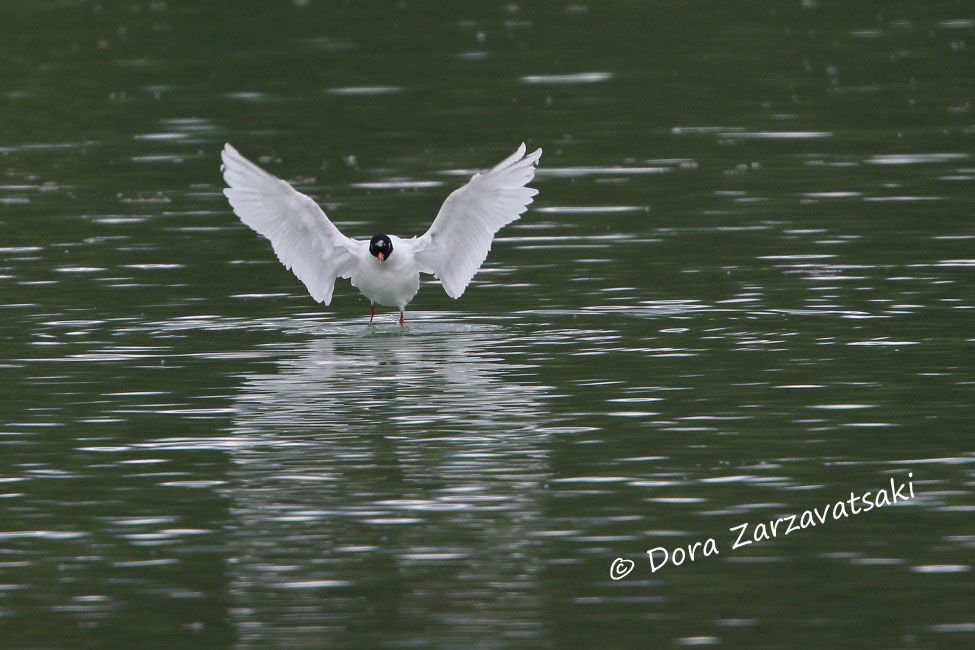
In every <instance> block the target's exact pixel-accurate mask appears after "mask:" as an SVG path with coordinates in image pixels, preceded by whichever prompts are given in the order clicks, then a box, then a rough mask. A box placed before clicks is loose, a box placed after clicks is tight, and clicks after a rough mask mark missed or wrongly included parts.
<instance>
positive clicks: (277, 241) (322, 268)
mask: <svg viewBox="0 0 975 650" xmlns="http://www.w3.org/2000/svg"><path fill="white" fill-rule="evenodd" d="M220 157H221V159H222V160H223V167H222V171H223V178H224V180H225V181H226V182H227V185H229V187H227V188H225V189H224V191H223V193H224V194H225V195H226V197H227V200H228V201H230V206H231V207H232V208H233V209H234V213H235V214H236V215H237V216H238V217H240V220H241V221H243V222H244V223H245V224H247V225H248V226H250V227H251V229H253V230H255V231H257V232H258V233H259V234H261V235H263V236H264V237H266V238H267V239H269V240H270V241H271V246H272V247H273V248H274V253H275V254H276V255H277V256H278V259H279V260H280V261H281V263H282V264H284V266H285V268H289V269H291V270H292V271H293V272H294V274H295V275H296V276H298V279H299V280H301V281H302V282H304V283H305V286H306V287H308V293H310V294H311V297H312V298H314V299H315V300H317V301H318V302H324V303H325V304H326V305H327V304H329V303H330V302H332V289H333V288H334V287H335V278H337V277H342V278H347V277H349V273H350V272H351V269H352V267H353V266H354V265H355V260H356V258H355V253H356V251H357V250H358V248H359V247H360V246H361V242H356V241H355V240H352V239H349V238H348V237H346V236H345V235H343V234H342V233H340V232H339V229H338V228H336V227H335V225H334V224H333V223H332V222H331V221H329V220H328V217H327V216H325V213H324V212H323V211H322V209H321V208H320V207H318V205H317V204H316V203H315V201H313V200H312V199H311V197H308V196H306V195H304V194H302V193H301V192H299V191H298V190H296V189H295V188H293V187H291V185H289V184H288V183H286V182H285V181H283V180H281V179H280V178H277V177H275V176H272V175H271V174H268V173H267V172H266V171H264V170H263V169H261V168H260V167H258V166H257V165H255V164H254V163H252V162H251V161H249V160H247V159H246V158H244V157H243V156H242V155H240V152H238V151H237V150H236V149H234V148H233V147H232V146H230V145H229V144H227V145H224V148H223V151H222V152H221V154H220Z"/></svg>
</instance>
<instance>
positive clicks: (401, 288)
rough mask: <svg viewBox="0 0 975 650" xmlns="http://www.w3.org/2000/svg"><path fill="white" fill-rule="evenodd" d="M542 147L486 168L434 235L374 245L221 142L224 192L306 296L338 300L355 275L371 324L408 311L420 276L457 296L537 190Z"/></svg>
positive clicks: (452, 199) (442, 216)
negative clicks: (385, 310)
mask: <svg viewBox="0 0 975 650" xmlns="http://www.w3.org/2000/svg"><path fill="white" fill-rule="evenodd" d="M541 155H542V150H541V149H536V150H535V151H533V152H532V153H530V154H528V155H527V156H526V155H525V145H524V143H522V145H521V146H520V147H518V150H517V151H515V152H514V153H513V154H512V155H510V156H508V157H507V158H505V159H504V160H502V161H501V162H500V163H498V164H497V165H495V166H494V167H493V168H491V169H490V170H489V171H487V172H485V173H483V174H474V176H473V177H472V178H471V180H469V181H468V182H467V184H466V185H464V186H463V187H461V188H459V189H456V190H454V191H453V192H451V194H450V195H449V196H448V197H447V199H446V200H445V201H444V203H443V205H442V206H441V207H440V212H438V213H437V217H436V218H435V219H434V220H433V224H431V225H430V229H429V230H427V231H426V233H424V234H423V235H421V236H419V237H412V238H410V239H402V238H400V237H397V236H396V235H387V234H382V233H381V234H378V235H375V236H373V237H372V239H371V240H370V241H363V240H358V239H350V238H348V237H346V236H345V235H343V234H342V233H341V232H339V229H338V228H336V227H335V225H334V224H333V223H332V222H331V221H329V219H328V217H327V216H326V215H325V212H324V211H323V210H322V209H321V208H320V207H318V205H317V204H316V203H315V201H314V200H312V199H311V197H309V196H306V195H305V194H302V193H301V192H299V191H298V190H296V189H295V188H293V187H292V186H291V185H289V184H288V183H287V182H285V181H283V180H281V179H280V178H277V177H276V176H272V175H271V174H269V173H267V172H266V171H264V170H263V169H261V168H260V167H258V166H257V165H255V164H254V163H252V162H251V161H249V160H247V159H246V158H244V157H243V156H242V155H240V153H239V152H238V151H237V150H236V149H234V148H233V147H232V146H230V144H226V145H224V148H223V152H222V153H221V156H220V157H221V159H222V160H223V166H222V168H221V170H222V171H223V178H224V180H225V181H226V183H227V185H228V186H229V187H227V188H225V189H224V190H223V193H224V195H226V197H227V200H228V201H229V202H230V206H231V207H232V208H233V210H234V213H236V215H237V216H238V217H240V220H241V221H243V222H244V223H245V224H247V225H248V226H250V228H251V229H253V230H255V231H256V232H257V233H259V234H261V235H263V236H264V237H266V238H267V239H268V240H270V242H271V246H272V248H274V253H275V254H276V255H277V256H278V260H280V261H281V263H282V264H284V266H285V267H286V268H289V269H291V270H292V271H293V272H294V274H295V275H296V276H298V279H299V280H301V281H302V282H303V283H304V284H305V286H306V287H307V288H308V293H310V294H311V297H312V298H314V299H315V300H317V301H318V302H323V303H325V304H326V305H328V304H330V303H331V302H332V290H333V289H334V286H335V279H336V278H350V279H351V281H352V286H354V287H356V288H358V289H359V291H360V292H362V294H363V295H364V296H365V297H366V298H368V299H369V301H370V303H371V305H370V315H369V324H370V325H371V324H372V319H373V317H374V316H375V315H376V307H375V305H376V304H380V305H386V306H388V307H397V308H399V310H400V313H399V324H400V327H402V326H403V311H404V310H405V309H406V305H407V304H409V302H410V300H412V299H413V296H415V295H416V292H417V291H418V290H419V288H420V273H431V274H433V275H435V276H436V277H437V278H439V280H440V283H441V284H442V285H443V288H444V291H446V292H447V295H448V296H450V297H451V298H460V297H461V295H463V293H464V290H465V289H466V288H467V285H468V284H469V283H470V281H471V278H473V277H474V274H475V273H477V270H478V269H479V268H480V267H481V264H483V263H484V260H485V259H486V258H487V254H488V251H490V250H491V242H492V240H493V239H494V234H495V233H496V232H498V230H500V229H501V228H502V227H503V226H505V225H507V224H509V223H511V222H512V221H515V220H516V219H518V218H519V217H520V216H521V214H522V213H523V212H524V211H525V210H526V209H528V204H530V203H531V202H532V199H533V197H534V196H535V195H536V194H538V190H536V189H534V188H531V187H525V186H526V185H527V184H528V183H529V182H531V180H532V178H534V176H535V165H536V164H537V163H538V159H539V158H540V157H541Z"/></svg>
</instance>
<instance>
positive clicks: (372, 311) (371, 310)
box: [369, 305, 376, 325]
mask: <svg viewBox="0 0 975 650" xmlns="http://www.w3.org/2000/svg"><path fill="white" fill-rule="evenodd" d="M375 315H376V305H369V324H370V325H372V319H373V318H374V317H375Z"/></svg>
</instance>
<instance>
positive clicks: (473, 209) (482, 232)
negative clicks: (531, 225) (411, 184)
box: [413, 144, 542, 298]
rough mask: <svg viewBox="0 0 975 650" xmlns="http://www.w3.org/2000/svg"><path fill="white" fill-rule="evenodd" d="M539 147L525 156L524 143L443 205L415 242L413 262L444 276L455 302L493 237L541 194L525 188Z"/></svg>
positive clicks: (458, 190)
mask: <svg viewBox="0 0 975 650" xmlns="http://www.w3.org/2000/svg"><path fill="white" fill-rule="evenodd" d="M541 155H542V150H541V149H536V150H535V151H533V152H532V153H530V154H528V155H527V156H526V155H525V145H524V144H522V145H521V146H520V147H518V150H517V151H516V152H514V153H513V154H512V155H510V156H509V157H507V158H505V159H504V160H502V161H501V162H500V163H498V164H497V165H496V166H495V167H494V168H493V169H491V170H490V171H487V172H485V173H483V174H474V176H473V177H472V178H471V180H470V181H468V182H467V185H464V186H463V187H461V188H460V189H457V190H454V191H453V192H452V193H451V194H450V196H448V197H447V200H446V201H444V203H443V206H441V208H440V212H438V213H437V218H436V219H434V220H433V224H432V225H431V226H430V229H429V230H427V232H426V233H424V234H423V235H421V236H420V237H418V238H416V239H414V240H413V242H414V252H413V254H414V258H415V259H416V261H417V262H418V263H419V265H420V270H421V271H423V272H424V273H433V274H435V275H436V276H437V277H438V278H440V282H441V284H443V288H444V290H445V291H446V292H447V295H448V296H450V297H451V298H460V296H461V295H462V294H463V293H464V289H466V288H467V285H468V284H469V283H470V281H471V278H473V277H474V274H475V273H477V270H478V269H479V268H481V264H483V263H484V260H485V259H486V258H487V254H488V251H490V250H491V241H492V240H493V239H494V234H495V233H496V232H498V231H499V230H500V229H501V228H502V227H503V226H505V225H507V224H509V223H511V222H512V221H514V220H515V219H517V218H518V217H519V216H520V215H521V214H522V213H523V212H524V211H525V210H526V209H527V208H528V204H529V203H531V202H532V197H534V196H535V195H536V194H538V190H536V189H534V188H531V187H525V185H527V184H528V183H530V182H531V180H532V178H534V177H535V165H536V163H538V159H539V158H540V157H541Z"/></svg>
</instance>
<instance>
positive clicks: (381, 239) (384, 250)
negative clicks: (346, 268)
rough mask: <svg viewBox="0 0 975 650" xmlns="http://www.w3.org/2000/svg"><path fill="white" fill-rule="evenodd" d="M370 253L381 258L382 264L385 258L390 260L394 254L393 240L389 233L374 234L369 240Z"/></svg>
mask: <svg viewBox="0 0 975 650" xmlns="http://www.w3.org/2000/svg"><path fill="white" fill-rule="evenodd" d="M369 254H370V255H372V256H373V257H377V258H379V263H380V264H382V263H383V260H388V259H389V256H390V255H392V254H393V242H392V241H391V240H390V239H389V235H373V237H372V240H370V242H369Z"/></svg>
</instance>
